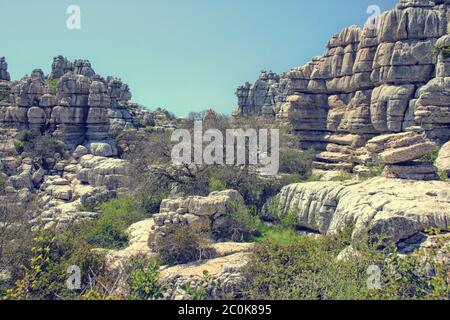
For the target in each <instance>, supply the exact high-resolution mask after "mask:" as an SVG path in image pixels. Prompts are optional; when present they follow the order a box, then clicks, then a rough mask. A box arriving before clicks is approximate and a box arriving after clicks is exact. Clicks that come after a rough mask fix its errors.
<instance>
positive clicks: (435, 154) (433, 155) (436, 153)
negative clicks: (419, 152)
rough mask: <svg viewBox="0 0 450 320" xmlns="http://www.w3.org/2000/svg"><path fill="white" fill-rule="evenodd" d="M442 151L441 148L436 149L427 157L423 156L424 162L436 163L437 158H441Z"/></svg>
mask: <svg viewBox="0 0 450 320" xmlns="http://www.w3.org/2000/svg"><path fill="white" fill-rule="evenodd" d="M440 151H441V149H440V148H436V149H434V150H433V151H431V152H429V153H427V154H426V155H425V156H423V158H422V160H423V161H426V162H430V163H435V162H436V160H437V158H438V157H439V152H440Z"/></svg>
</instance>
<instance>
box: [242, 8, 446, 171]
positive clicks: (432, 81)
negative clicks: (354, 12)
mask: <svg viewBox="0 0 450 320" xmlns="http://www.w3.org/2000/svg"><path fill="white" fill-rule="evenodd" d="M449 14H450V2H449V1H443V0H437V1H428V0H402V1H400V3H399V4H398V5H397V7H396V8H395V9H393V10H390V11H387V12H385V13H383V14H382V15H381V16H380V18H379V20H378V21H379V23H377V24H376V26H372V24H367V26H365V27H364V28H360V27H357V26H351V27H348V28H345V29H344V30H343V31H342V32H340V33H339V34H337V35H335V36H334V37H333V38H332V39H331V40H330V41H329V43H328V45H327V51H326V53H325V54H324V55H322V56H319V57H315V58H313V60H312V61H311V62H309V63H307V64H306V65H305V66H303V67H298V68H295V69H293V70H291V71H289V72H287V73H285V74H283V75H280V76H278V78H277V77H276V76H275V75H271V78H272V79H280V80H273V81H274V83H275V84H273V85H272V86H274V87H277V88H278V90H272V91H271V92H272V93H273V92H275V93H276V92H278V94H277V95H276V96H275V97H272V96H270V95H269V91H270V90H268V89H266V88H267V87H268V85H262V84H261V81H262V80H261V79H259V80H258V81H257V82H256V83H255V84H254V85H250V84H247V85H245V86H244V87H241V88H239V89H238V92H237V94H238V97H239V99H238V100H239V101H238V104H239V107H238V111H239V112H238V114H244V115H246V114H256V115H258V114H264V115H266V116H267V115H268V114H269V113H267V112H263V109H264V110H269V109H271V110H273V114H274V117H276V118H277V119H279V120H280V121H282V122H286V123H288V124H290V125H292V127H293V129H294V130H295V132H296V133H297V135H298V137H299V138H300V141H301V142H300V148H302V149H308V148H311V147H313V148H315V149H317V150H318V155H317V160H316V162H315V164H314V165H315V167H316V168H317V169H325V170H347V171H352V170H353V168H355V167H356V166H359V165H363V164H364V156H361V155H363V154H364V153H365V151H364V148H363V147H364V146H365V144H366V143H367V141H369V140H370V139H372V138H374V137H376V136H379V135H385V134H394V133H400V132H405V131H407V130H408V129H409V128H410V127H417V126H420V127H421V128H422V129H423V130H424V131H425V134H426V136H427V137H428V138H429V139H431V140H433V141H435V142H437V143H438V144H443V143H445V142H447V141H448V140H449V139H450V117H449V115H448V112H449V110H450V109H449V108H450V95H449V84H450V82H449V80H448V79H449V78H448V72H449V70H450V67H449V65H448V62H449V59H450V57H449V54H448V51H446V50H445V49H447V50H448V48H449V46H450V40H449V36H448V31H449V30H448V27H449V20H450V19H448V16H449ZM446 52H447V53H446ZM260 78H261V77H260ZM282 80H283V81H282ZM282 82H283V86H281V85H280V83H282ZM281 87H282V90H280V88H281ZM257 88H261V90H257ZM255 92H261V94H259V95H257V96H259V97H261V99H259V100H258V99H255ZM267 97H269V98H267ZM255 100H257V101H258V103H255ZM262 101H264V102H262ZM271 102H272V103H271ZM276 102H278V104H277V103H276ZM263 105H264V108H263V107H262V106H263Z"/></svg>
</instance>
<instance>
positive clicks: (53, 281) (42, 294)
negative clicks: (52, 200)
mask: <svg viewBox="0 0 450 320" xmlns="http://www.w3.org/2000/svg"><path fill="white" fill-rule="evenodd" d="M79 231H80V230H79V229H78V228H73V229H69V230H67V231H65V232H63V233H60V232H59V233H58V232H56V231H50V230H46V231H39V232H37V234H36V235H35V237H34V239H33V244H32V247H31V248H30V249H29V252H28V253H27V259H26V260H25V261H24V262H23V264H21V265H20V266H16V268H17V269H18V270H16V272H15V273H20V274H21V276H20V277H19V278H18V279H17V280H16V281H15V283H13V284H11V285H10V286H9V288H8V289H7V290H6V293H5V294H4V296H2V299H4V300H71V299H80V298H81V297H82V296H83V295H84V294H86V293H88V292H91V293H92V292H93V291H96V292H97V296H99V297H100V296H102V297H103V296H105V294H104V293H100V292H101V291H103V289H100V287H101V285H100V283H101V282H102V281H103V282H104V283H106V282H107V280H106V278H105V277H104V275H106V274H107V272H106V270H105V264H104V260H103V257H102V256H101V255H99V254H97V253H94V252H93V251H92V247H91V246H89V245H87V244H86V243H85V242H84V241H80V240H77V239H79V238H77V235H78V233H79ZM71 266H78V267H79V268H80V276H81V277H80V282H79V288H76V289H74V290H71V289H69V286H68V280H70V279H69V278H70V274H68V270H70V267H71Z"/></svg>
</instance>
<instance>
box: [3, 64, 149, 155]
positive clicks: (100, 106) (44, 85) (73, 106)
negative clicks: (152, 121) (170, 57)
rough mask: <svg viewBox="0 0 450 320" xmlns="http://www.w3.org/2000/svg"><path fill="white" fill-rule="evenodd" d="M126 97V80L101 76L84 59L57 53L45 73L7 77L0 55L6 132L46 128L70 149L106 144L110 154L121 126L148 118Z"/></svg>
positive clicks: (113, 151)
mask: <svg viewBox="0 0 450 320" xmlns="http://www.w3.org/2000/svg"><path fill="white" fill-rule="evenodd" d="M130 99H131V93H130V89H129V87H128V85H126V84H125V83H123V81H122V80H121V79H119V78H115V77H107V78H102V77H100V76H99V75H97V74H96V73H95V71H94V69H93V68H92V66H91V64H90V62H89V61H87V60H75V61H74V62H70V61H69V60H67V59H66V58H64V57H62V56H58V57H56V58H54V61H53V65H52V71H51V73H50V74H49V75H48V76H46V75H44V73H43V72H42V70H40V69H37V70H34V71H33V72H32V73H31V75H30V76H27V77H24V78H23V79H21V80H20V81H10V77H9V74H8V72H7V64H6V61H5V59H4V58H1V60H0V102H1V103H0V127H1V128H8V132H7V135H8V136H10V137H14V135H15V134H16V133H17V132H19V131H21V130H25V129H29V130H31V131H32V132H33V133H34V134H36V135H37V134H40V133H43V132H47V133H50V134H51V135H53V136H54V137H56V138H58V139H60V140H61V141H63V142H64V143H65V144H66V146H67V147H69V148H74V147H76V146H78V145H82V144H86V145H87V144H90V143H107V144H110V146H111V149H112V152H106V153H111V154H110V155H114V153H115V150H116V146H115V142H114V137H115V136H116V135H117V134H118V133H120V132H121V131H122V130H124V129H126V128H136V127H142V126H145V125H146V124H145V123H142V122H143V121H141V119H140V118H151V117H152V116H151V113H150V112H149V111H146V110H144V109H143V108H139V107H136V105H134V104H132V103H130ZM138 109H139V110H138ZM133 114H139V115H140V118H137V117H134V116H133ZM102 154H105V152H102Z"/></svg>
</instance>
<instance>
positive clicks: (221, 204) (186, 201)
mask: <svg viewBox="0 0 450 320" xmlns="http://www.w3.org/2000/svg"><path fill="white" fill-rule="evenodd" d="M237 205H241V206H244V199H243V198H242V196H241V195H240V194H239V192H237V191H235V190H225V191H221V192H212V193H211V194H210V195H209V196H208V197H198V196H194V197H187V198H175V199H166V200H163V201H162V202H161V207H160V213H158V214H155V215H154V220H155V229H156V232H157V233H161V232H164V229H165V228H167V227H168V226H170V225H189V226H190V227H192V228H195V229H196V230H199V231H202V232H206V233H208V234H211V235H212V236H215V235H220V234H222V233H223V232H224V231H225V229H226V228H227V226H228V223H229V219H230V214H231V213H232V212H233V210H234V207H235V206H237ZM157 241H158V238H157V237H156V238H155V243H157Z"/></svg>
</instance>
